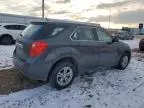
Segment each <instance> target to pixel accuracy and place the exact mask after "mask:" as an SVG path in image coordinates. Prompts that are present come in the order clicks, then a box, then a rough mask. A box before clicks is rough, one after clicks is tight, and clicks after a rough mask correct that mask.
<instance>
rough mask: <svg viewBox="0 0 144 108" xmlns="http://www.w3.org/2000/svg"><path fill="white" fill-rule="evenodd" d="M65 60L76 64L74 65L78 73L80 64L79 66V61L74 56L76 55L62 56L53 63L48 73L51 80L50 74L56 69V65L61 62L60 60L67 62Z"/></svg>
mask: <svg viewBox="0 0 144 108" xmlns="http://www.w3.org/2000/svg"><path fill="white" fill-rule="evenodd" d="M65 61H69V62H71V63H72V64H74V67H75V70H76V73H75V74H78V70H79V66H78V62H77V60H76V58H74V57H72V56H66V57H62V58H60V59H58V60H56V61H55V62H54V63H53V65H52V67H51V69H50V71H49V73H48V76H47V80H49V78H50V75H51V74H52V70H53V69H54V67H55V66H56V65H57V64H58V63H60V62H65Z"/></svg>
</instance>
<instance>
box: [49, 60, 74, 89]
mask: <svg viewBox="0 0 144 108" xmlns="http://www.w3.org/2000/svg"><path fill="white" fill-rule="evenodd" d="M64 69H65V70H67V76H65V75H66V74H64V73H65V72H66V71H65V72H64ZM68 71H69V72H68ZM68 73H69V74H68ZM75 73H76V72H75V67H74V65H73V64H72V63H71V62H69V61H62V62H59V63H58V64H56V66H55V67H54V68H53V70H52V73H51V75H50V79H49V81H50V85H51V86H52V87H53V88H56V89H57V90H60V89H64V88H66V87H68V86H69V85H71V84H72V82H73V80H74V77H75ZM68 75H69V78H68ZM64 76H65V77H67V82H66V79H65V78H64ZM62 77H63V78H62ZM60 79H61V80H60Z"/></svg>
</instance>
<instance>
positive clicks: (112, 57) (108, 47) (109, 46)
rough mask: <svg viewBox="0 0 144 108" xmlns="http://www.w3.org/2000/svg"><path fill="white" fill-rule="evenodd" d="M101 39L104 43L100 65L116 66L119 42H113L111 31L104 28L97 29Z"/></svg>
mask: <svg viewBox="0 0 144 108" xmlns="http://www.w3.org/2000/svg"><path fill="white" fill-rule="evenodd" d="M96 32H97V36H98V39H99V41H100V42H101V43H102V44H103V48H102V52H101V60H100V66H114V65H116V63H117V57H118V47H117V44H118V43H117V42H112V37H111V36H110V35H109V33H108V32H107V31H106V30H104V29H102V28H97V29H96Z"/></svg>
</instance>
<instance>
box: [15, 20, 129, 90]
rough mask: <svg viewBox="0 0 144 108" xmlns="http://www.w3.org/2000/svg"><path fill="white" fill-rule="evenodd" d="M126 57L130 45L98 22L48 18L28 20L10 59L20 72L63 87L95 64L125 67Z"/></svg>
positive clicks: (56, 86) (94, 67)
mask: <svg viewBox="0 0 144 108" xmlns="http://www.w3.org/2000/svg"><path fill="white" fill-rule="evenodd" d="M130 58H131V50H130V47H129V46H128V45H127V44H124V43H122V42H119V41H118V39H117V38H112V36H111V35H110V34H109V33H108V32H107V31H106V30H105V29H103V28H101V27H100V26H99V25H96V24H93V23H92V24H91V23H80V22H72V21H49V22H32V23H31V24H30V25H29V26H28V27H27V28H26V29H25V30H24V31H23V32H22V33H21V35H20V36H19V37H18V39H17V41H16V49H15V51H14V57H13V62H14V65H15V67H16V68H17V69H19V70H20V71H21V72H22V73H23V74H24V76H26V77H29V78H31V79H34V80H44V81H46V80H48V81H49V82H50V84H51V86H52V87H54V88H56V89H63V88H65V87H67V86H69V85H70V84H71V83H72V82H73V80H74V77H75V76H76V75H77V74H82V73H84V72H87V71H89V70H93V69H96V68H97V67H103V66H104V67H107V66H112V67H116V68H118V69H121V70H122V69H125V68H126V67H127V65H128V64H129V61H130Z"/></svg>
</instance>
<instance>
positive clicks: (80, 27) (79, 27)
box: [70, 26, 98, 42]
mask: <svg viewBox="0 0 144 108" xmlns="http://www.w3.org/2000/svg"><path fill="white" fill-rule="evenodd" d="M81 27H88V28H91V29H93V28H97V27H89V26H77V27H76V28H75V30H74V31H73V32H72V33H71V35H70V39H71V41H92V42H98V40H74V39H72V36H73V35H74V33H75V32H76V31H77V30H78V29H79V28H81Z"/></svg>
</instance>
